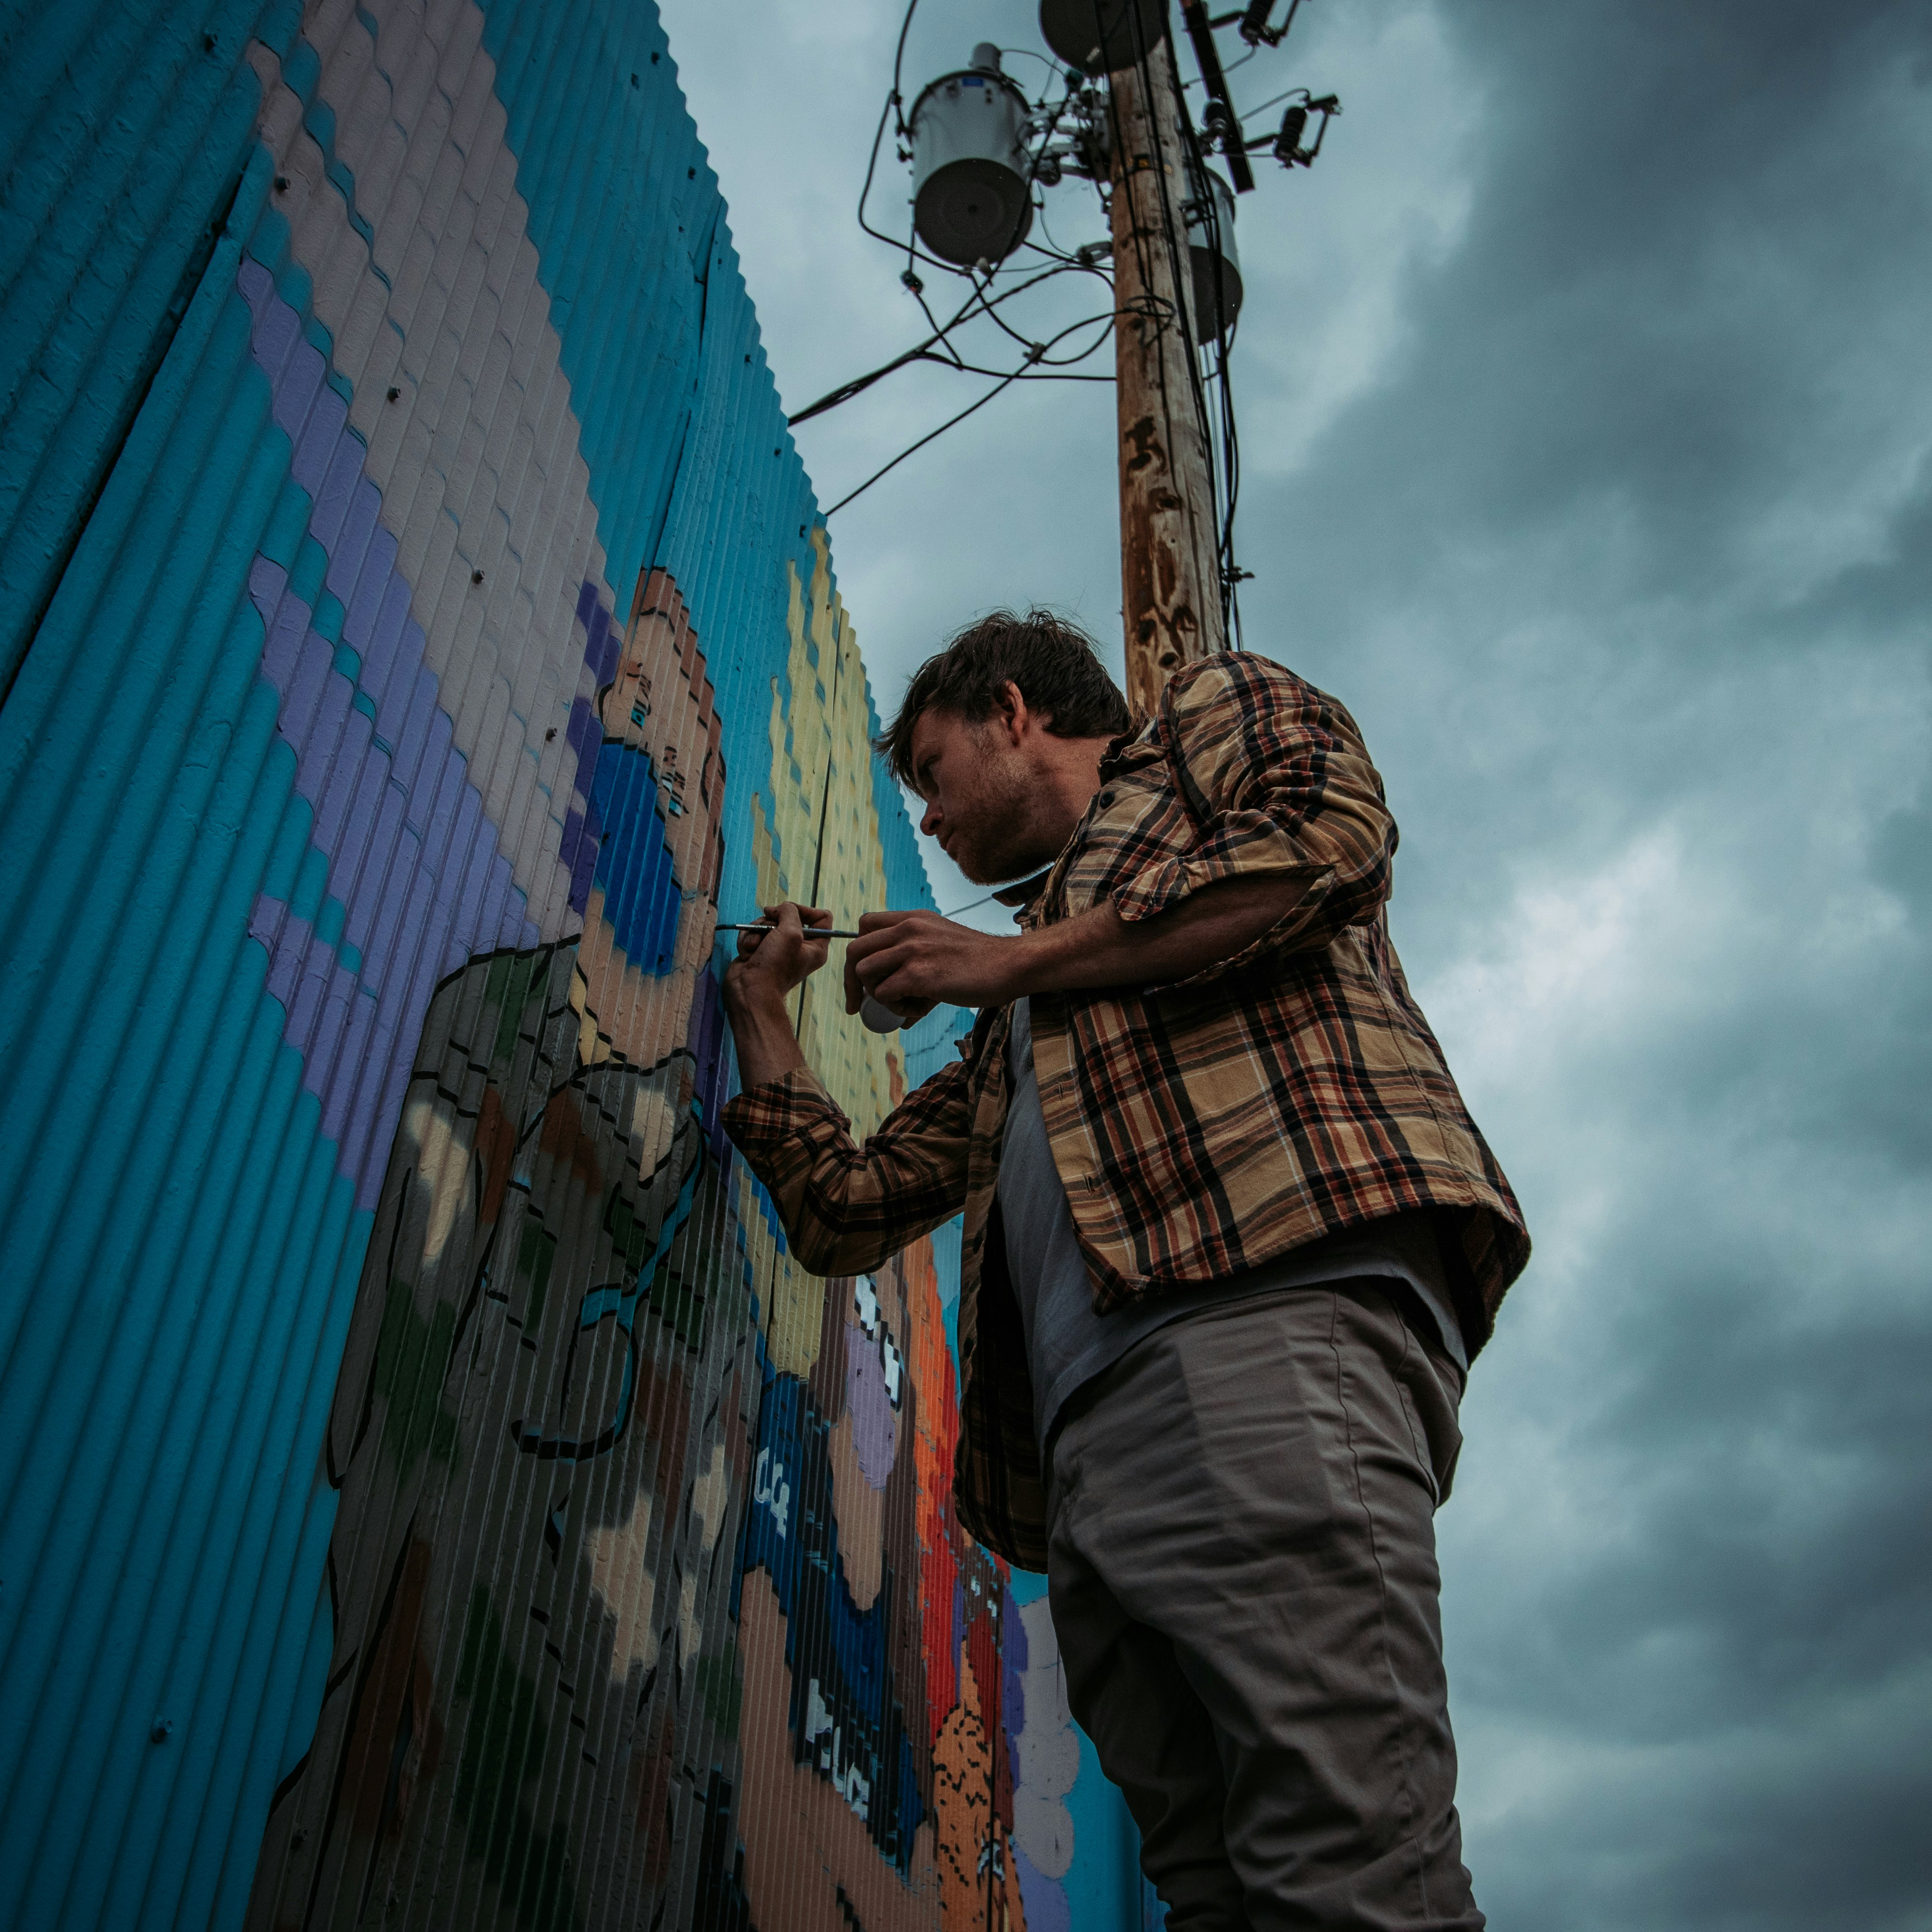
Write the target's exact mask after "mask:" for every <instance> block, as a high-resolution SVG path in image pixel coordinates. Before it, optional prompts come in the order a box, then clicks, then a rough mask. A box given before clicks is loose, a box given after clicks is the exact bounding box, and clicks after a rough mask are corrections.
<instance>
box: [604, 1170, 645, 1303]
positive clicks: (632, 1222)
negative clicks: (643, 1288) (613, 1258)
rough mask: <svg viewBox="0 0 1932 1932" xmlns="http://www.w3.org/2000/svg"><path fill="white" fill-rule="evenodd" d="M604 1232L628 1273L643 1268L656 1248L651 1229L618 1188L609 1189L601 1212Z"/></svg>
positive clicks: (634, 1272) (633, 1272)
mask: <svg viewBox="0 0 1932 1932" xmlns="http://www.w3.org/2000/svg"><path fill="white" fill-rule="evenodd" d="M604 1232H605V1233H606V1234H607V1235H609V1236H610V1245H611V1247H613V1248H614V1249H615V1250H616V1253H617V1259H618V1260H619V1262H622V1264H623V1265H624V1267H625V1268H626V1269H627V1270H628V1271H629V1272H630V1273H631V1274H636V1273H637V1271H638V1270H639V1269H640V1268H642V1267H643V1265H644V1263H645V1262H646V1261H647V1260H648V1259H649V1257H650V1253H651V1250H652V1249H653V1248H655V1247H656V1246H657V1241H656V1240H655V1237H654V1236H653V1235H652V1232H651V1230H650V1229H649V1228H647V1227H646V1226H645V1225H644V1223H643V1222H641V1221H640V1220H638V1219H637V1215H636V1214H635V1213H634V1211H633V1210H632V1208H631V1204H630V1202H628V1200H627V1199H625V1195H624V1190H622V1188H621V1187H613V1189H611V1190H610V1205H609V1206H608V1207H607V1208H605V1209H604ZM652 1292H653V1293H655V1288H653V1290H652Z"/></svg>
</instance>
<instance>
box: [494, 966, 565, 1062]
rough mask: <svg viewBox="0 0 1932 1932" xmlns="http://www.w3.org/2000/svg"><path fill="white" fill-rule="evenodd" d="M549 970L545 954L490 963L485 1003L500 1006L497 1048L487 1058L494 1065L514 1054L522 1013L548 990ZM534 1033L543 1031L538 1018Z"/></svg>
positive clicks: (521, 1027) (497, 1023)
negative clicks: (533, 1000)
mask: <svg viewBox="0 0 1932 1932" xmlns="http://www.w3.org/2000/svg"><path fill="white" fill-rule="evenodd" d="M549 983H550V954H549V953H547V952H543V953H534V954H528V955H524V954H518V953H505V954H504V955H502V956H501V957H500V958H499V959H495V960H493V961H492V962H490V973H489V977H488V978H487V980H485V981H484V986H483V998H484V1002H485V1004H488V1005H492V1006H496V1005H498V1003H499V1002H500V1003H501V1004H500V1006H499V1007H498V1012H497V1015H496V1045H495V1047H494V1049H493V1052H492V1054H491V1056H490V1057H491V1059H492V1060H493V1061H506V1060H508V1058H510V1057H511V1055H513V1054H514V1052H516V1050H517V1035H518V1034H520V1032H521V1031H522V1029H523V1010H524V1008H525V1007H527V1006H528V1005H529V1003H530V1001H532V999H536V998H541V995H542V994H543V993H544V990H545V989H546V988H547V986H548V985H549ZM535 1031H537V1032H538V1033H541V1031H542V1028H541V1016H539V1022H538V1025H537V1027H536V1028H535Z"/></svg>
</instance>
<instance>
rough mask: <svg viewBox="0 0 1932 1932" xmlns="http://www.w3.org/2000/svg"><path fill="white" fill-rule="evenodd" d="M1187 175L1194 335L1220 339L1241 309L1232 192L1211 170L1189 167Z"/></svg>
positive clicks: (1239, 260) (1188, 243)
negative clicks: (1189, 191) (1197, 169)
mask: <svg viewBox="0 0 1932 1932" xmlns="http://www.w3.org/2000/svg"><path fill="white" fill-rule="evenodd" d="M1188 175H1189V179H1190V183H1191V184H1192V187H1193V193H1190V195H1189V196H1188V198H1187V253H1188V257H1189V259H1190V261H1191V262H1192V263H1193V284H1194V335H1195V339H1196V341H1199V342H1218V341H1220V339H1221V338H1222V337H1223V336H1224V335H1226V334H1227V332H1229V329H1232V328H1233V327H1234V326H1235V318H1236V317H1238V316H1239V315H1240V314H1241V254H1240V251H1238V249H1237V248H1235V190H1233V189H1232V188H1231V187H1229V185H1228V184H1227V183H1226V181H1223V179H1222V178H1221V177H1220V175H1217V173H1216V172H1214V169H1212V168H1203V169H1200V170H1199V172H1196V170H1194V169H1192V168H1190V169H1189V170H1188ZM1210 213H1212V216H1213V218H1212V219H1210V218H1209V217H1210ZM1217 254H1218V255H1219V257H1220V260H1219V263H1218V266H1217V261H1216V257H1217Z"/></svg>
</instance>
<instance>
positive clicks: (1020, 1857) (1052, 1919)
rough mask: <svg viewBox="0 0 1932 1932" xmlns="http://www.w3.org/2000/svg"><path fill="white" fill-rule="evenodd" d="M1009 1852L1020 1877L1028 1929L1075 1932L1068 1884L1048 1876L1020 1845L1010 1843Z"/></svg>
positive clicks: (1021, 1895)
mask: <svg viewBox="0 0 1932 1932" xmlns="http://www.w3.org/2000/svg"><path fill="white" fill-rule="evenodd" d="M1007 1855H1008V1856H1009V1857H1010V1858H1011V1859H1012V1860H1013V1870H1014V1871H1015V1872H1016V1873H1018V1875H1019V1882H1020V1903H1021V1904H1022V1906H1025V1909H1026V1924H1027V1932H1073V1905H1072V1903H1071V1902H1070V1900H1069V1899H1068V1898H1067V1888H1066V1886H1064V1885H1062V1884H1061V1882H1060V1881H1059V1879H1057V1878H1049V1877H1048V1876H1047V1875H1046V1873H1044V1872H1043V1871H1042V1870H1040V1867H1038V1866H1037V1865H1036V1864H1034V1861H1032V1859H1031V1858H1028V1856H1027V1855H1026V1853H1025V1852H1023V1851H1022V1850H1021V1849H1020V1848H1019V1846H1018V1845H1016V1844H1011V1843H1010V1844H1009V1845H1008V1846H1007Z"/></svg>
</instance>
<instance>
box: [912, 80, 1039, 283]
mask: <svg viewBox="0 0 1932 1932" xmlns="http://www.w3.org/2000/svg"><path fill="white" fill-rule="evenodd" d="M906 125H907V129H908V130H909V131H910V133H911V136H912V193H913V202H912V219H913V227H914V228H915V229H917V230H918V233H919V239H920V240H921V241H922V242H924V243H925V244H926V246H927V247H928V248H930V249H931V250H932V252H933V253H934V254H935V255H937V256H938V257H939V259H940V260H941V261H942V262H952V263H956V264H957V265H958V266H959V267H961V268H971V266H973V264H974V263H976V262H986V263H996V262H1003V261H1004V260H1006V258H1007V257H1008V256H1009V255H1010V254H1012V253H1013V251H1014V250H1015V249H1016V248H1018V247H1019V245H1020V244H1021V243H1022V242H1024V241H1025V239H1026V236H1027V230H1028V229H1029V228H1031V226H1033V179H1032V172H1031V163H1030V162H1029V160H1028V154H1027V139H1026V137H1027V103H1026V97H1025V95H1023V94H1022V93H1021V92H1020V91H1019V89H1018V88H1017V87H1016V86H1014V85H1013V83H1012V82H1011V81H1010V80H1007V77H1005V75H1004V74H1001V71H1000V53H999V49H998V48H997V47H995V46H992V44H991V43H982V44H981V45H980V46H977V47H975V48H974V49H973V65H972V66H971V67H970V68H966V69H965V71H963V72H961V73H959V74H942V75H941V77H939V79H938V80H935V81H934V82H933V83H932V84H931V86H929V87H927V88H926V89H924V90H923V91H922V92H921V93H920V95H919V98H918V99H917V100H916V101H914V102H913V108H912V113H910V115H908V116H907V119H906Z"/></svg>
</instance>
